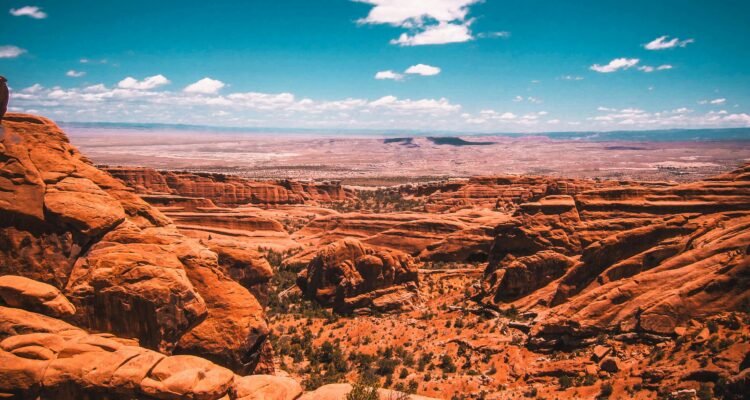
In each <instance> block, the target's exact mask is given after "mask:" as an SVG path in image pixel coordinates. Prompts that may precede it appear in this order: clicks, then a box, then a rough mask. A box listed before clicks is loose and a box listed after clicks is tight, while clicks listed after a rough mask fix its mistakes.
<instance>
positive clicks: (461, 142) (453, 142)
mask: <svg viewBox="0 0 750 400" xmlns="http://www.w3.org/2000/svg"><path fill="white" fill-rule="evenodd" d="M426 139H427V140H429V141H430V142H432V143H434V144H436V145H447V146H489V145H493V144H495V142H471V141H468V140H465V139H461V138H460V137H457V136H427V137H426ZM383 143H384V144H400V145H402V146H406V147H419V145H418V144H417V143H415V142H414V138H413V137H401V138H388V139H383Z"/></svg>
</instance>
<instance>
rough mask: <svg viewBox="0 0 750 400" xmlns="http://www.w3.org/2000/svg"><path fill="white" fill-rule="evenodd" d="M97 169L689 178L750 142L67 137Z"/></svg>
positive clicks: (73, 132) (358, 176)
mask: <svg viewBox="0 0 750 400" xmlns="http://www.w3.org/2000/svg"><path fill="white" fill-rule="evenodd" d="M68 133H69V135H70V138H71V141H72V142H73V144H75V145H76V146H78V147H79V148H80V149H81V151H83V153H84V154H86V155H87V156H88V157H89V158H91V159H92V160H93V161H94V162H95V163H97V164H107V165H137V166H146V167H153V168H158V169H182V170H192V171H210V172H224V173H233V174H238V175H242V176H247V177H253V178H295V179H341V180H343V181H344V182H345V183H347V184H364V185H368V184H369V185H373V184H375V185H381V184H388V183H393V184H396V183H402V182H405V181H416V180H430V179H435V178H445V177H466V176H473V175H490V174H506V173H510V174H545V175H564V176H567V177H589V178H596V177H599V178H610V179H643V180H678V181H679V180H694V179H699V178H702V177H706V176H711V175H715V174H717V173H720V172H724V171H727V170H730V169H732V168H734V167H736V166H737V165H739V164H741V163H743V162H746V161H748V160H750V141H744V142H742V141H741V142H733V141H704V142H634V141H627V142H624V141H618V142H613V141H609V142H593V141H584V140H552V139H549V138H546V137H539V136H533V137H532V136H530V137H523V138H511V137H481V138H477V137H464V138H463V139H464V140H466V141H469V142H471V141H474V142H478V141H481V142H490V144H485V145H466V144H465V143H460V144H437V143H435V142H434V141H432V140H430V139H428V138H424V137H416V138H413V139H412V140H408V141H395V142H390V143H386V141H385V140H384V139H382V138H373V137H351V136H349V137H341V136H338V137H334V136H332V137H311V136H304V135H291V134H279V135H268V134H235V133H202V132H177V131H164V132H152V131H138V130H132V131H130V130H122V129H111V130H102V129H91V128H77V129H72V128H71V129H68Z"/></svg>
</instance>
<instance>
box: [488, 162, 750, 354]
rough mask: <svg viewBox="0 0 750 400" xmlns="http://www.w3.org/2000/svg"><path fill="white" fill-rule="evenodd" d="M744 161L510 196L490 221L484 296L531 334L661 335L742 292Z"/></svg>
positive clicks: (739, 299) (749, 280)
mask: <svg viewBox="0 0 750 400" xmlns="http://www.w3.org/2000/svg"><path fill="white" fill-rule="evenodd" d="M749 177H750V166H745V167H744V168H741V169H739V170H737V171H734V172H733V173H731V174H725V175H722V176H719V177H716V178H713V179H710V180H706V181H701V182H695V183H689V184H681V185H667V184H664V185H659V184H650V185H637V184H634V183H628V184H627V185H615V186H613V185H609V186H607V187H603V188H597V189H593V190H588V191H582V192H580V193H576V194H574V195H572V196H560V195H556V196H554V197H549V196H548V197H544V198H542V199H539V200H538V201H536V202H532V203H524V204H521V205H520V207H519V209H518V211H517V212H516V214H515V216H514V217H515V220H514V221H511V222H508V223H505V224H501V225H499V226H498V227H497V228H496V231H495V233H496V239H495V243H494V244H493V248H492V252H491V255H490V262H489V265H488V267H487V269H486V271H485V278H484V281H483V295H484V296H485V297H484V298H485V301H490V302H493V303H496V304H500V303H503V302H514V303H515V304H516V305H517V306H520V307H522V308H525V309H534V310H535V311H536V312H537V313H538V317H537V319H536V321H538V323H537V324H536V325H535V326H534V329H533V330H532V335H534V336H538V337H542V338H545V337H546V338H549V339H550V340H552V341H556V340H555V339H554V338H556V337H557V338H559V337H561V335H571V336H574V337H585V336H591V335H595V334H597V333H598V332H602V331H611V332H643V333H649V334H657V335H672V334H674V332H675V328H677V327H679V326H681V325H683V326H684V324H685V323H686V322H687V321H688V320H690V319H691V318H703V317H706V316H710V315H713V314H716V313H718V312H720V311H725V310H737V309H739V308H740V307H741V305H742V304H744V302H747V301H750V291H748V290H747V288H748V287H750V277H749V276H750V274H749V271H750V257H749V256H748V246H750V178H749Z"/></svg>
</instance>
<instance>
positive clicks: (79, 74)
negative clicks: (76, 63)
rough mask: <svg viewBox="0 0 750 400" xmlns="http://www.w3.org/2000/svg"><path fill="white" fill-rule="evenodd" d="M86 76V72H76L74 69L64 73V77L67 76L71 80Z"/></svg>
mask: <svg viewBox="0 0 750 400" xmlns="http://www.w3.org/2000/svg"><path fill="white" fill-rule="evenodd" d="M84 75H86V72H84V71H76V70H74V69H71V70H69V71H68V72H66V73H65V76H69V77H71V78H80V77H82V76H84Z"/></svg>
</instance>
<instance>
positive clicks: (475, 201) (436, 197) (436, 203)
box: [399, 175, 618, 212]
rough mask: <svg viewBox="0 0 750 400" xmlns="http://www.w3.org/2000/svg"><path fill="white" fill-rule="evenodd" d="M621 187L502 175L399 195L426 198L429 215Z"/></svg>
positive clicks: (418, 187) (413, 188)
mask: <svg viewBox="0 0 750 400" xmlns="http://www.w3.org/2000/svg"><path fill="white" fill-rule="evenodd" d="M617 184H618V183H617V182H613V181H607V182H596V181H593V180H585V179H565V178H554V177H544V176H515V175H501V176H477V177H472V178H468V179H454V180H449V181H440V182H428V183H422V184H412V185H404V186H401V187H400V188H399V191H400V192H401V193H402V194H405V195H410V196H414V197H419V198H424V199H425V202H426V205H425V208H426V210H427V211H429V212H445V211H455V210H458V209H463V208H477V207H478V208H489V209H500V210H511V211H512V210H514V209H515V206H516V205H517V204H520V203H525V202H529V201H537V200H539V199H541V198H542V197H545V196H552V195H569V196H570V195H575V194H578V193H581V192H583V191H586V190H590V189H593V188H596V187H601V186H607V185H617Z"/></svg>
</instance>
